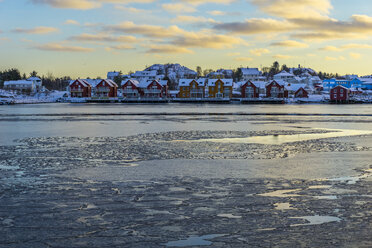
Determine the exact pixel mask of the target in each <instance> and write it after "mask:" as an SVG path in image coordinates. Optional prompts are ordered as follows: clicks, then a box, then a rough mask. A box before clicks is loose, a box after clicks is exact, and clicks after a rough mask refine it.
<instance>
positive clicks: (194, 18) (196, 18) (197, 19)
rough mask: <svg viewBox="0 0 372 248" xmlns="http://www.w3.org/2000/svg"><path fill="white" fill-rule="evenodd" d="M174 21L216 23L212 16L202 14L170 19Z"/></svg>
mask: <svg viewBox="0 0 372 248" xmlns="http://www.w3.org/2000/svg"><path fill="white" fill-rule="evenodd" d="M171 21H172V22H174V23H216V21H215V20H213V19H212V18H205V17H203V16H185V15H181V16H177V17H176V18H173V19H172V20H171Z"/></svg>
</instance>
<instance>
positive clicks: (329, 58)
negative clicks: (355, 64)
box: [324, 56, 345, 61]
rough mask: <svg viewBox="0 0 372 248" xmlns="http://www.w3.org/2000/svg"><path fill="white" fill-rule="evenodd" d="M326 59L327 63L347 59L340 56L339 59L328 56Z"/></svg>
mask: <svg viewBox="0 0 372 248" xmlns="http://www.w3.org/2000/svg"><path fill="white" fill-rule="evenodd" d="M324 59H325V60H326V61H338V60H345V57H344V56H339V57H337V58H336V57H330V56H326V57H324Z"/></svg>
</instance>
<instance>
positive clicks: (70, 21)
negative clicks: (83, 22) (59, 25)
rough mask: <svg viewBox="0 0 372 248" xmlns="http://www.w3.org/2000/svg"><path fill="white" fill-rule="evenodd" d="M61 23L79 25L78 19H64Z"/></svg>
mask: <svg viewBox="0 0 372 248" xmlns="http://www.w3.org/2000/svg"><path fill="white" fill-rule="evenodd" d="M63 24H65V25H76V26H79V25H80V23H79V22H78V21H75V20H66V21H65V22H64V23H63Z"/></svg>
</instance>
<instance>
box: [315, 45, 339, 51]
mask: <svg viewBox="0 0 372 248" xmlns="http://www.w3.org/2000/svg"><path fill="white" fill-rule="evenodd" d="M319 50H321V51H332V52H339V51H342V49H341V48H338V47H335V46H325V47H322V48H319Z"/></svg>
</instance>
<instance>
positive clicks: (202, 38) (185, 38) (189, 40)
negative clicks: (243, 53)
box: [171, 32, 245, 49]
mask: <svg viewBox="0 0 372 248" xmlns="http://www.w3.org/2000/svg"><path fill="white" fill-rule="evenodd" d="M171 43H172V44H173V45H177V46H182V47H197V48H214V49H222V48H231V47H234V46H235V45H239V44H245V41H244V40H242V39H241V38H238V37H232V36H228V35H220V34H210V33H201V32H198V33H192V32H189V33H184V34H183V35H181V36H178V37H176V38H175V40H173V41H172V42H171Z"/></svg>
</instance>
